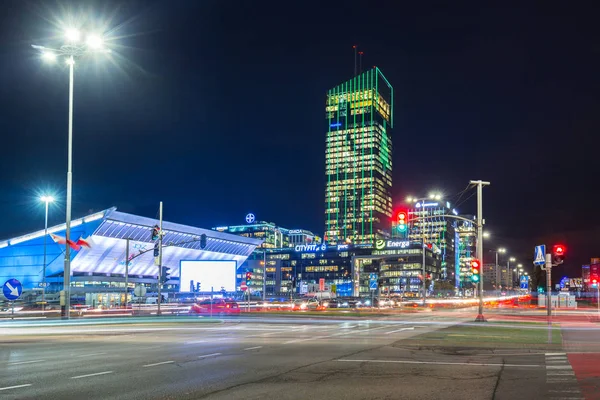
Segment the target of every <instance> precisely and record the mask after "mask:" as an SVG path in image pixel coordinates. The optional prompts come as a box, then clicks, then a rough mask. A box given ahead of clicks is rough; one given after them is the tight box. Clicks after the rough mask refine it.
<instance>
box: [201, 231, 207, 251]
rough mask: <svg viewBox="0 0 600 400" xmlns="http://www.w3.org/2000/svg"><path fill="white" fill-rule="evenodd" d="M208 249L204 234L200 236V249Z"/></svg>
mask: <svg viewBox="0 0 600 400" xmlns="http://www.w3.org/2000/svg"><path fill="white" fill-rule="evenodd" d="M205 247H206V235H205V234H204V233H203V234H202V235H200V248H201V249H203V248H205Z"/></svg>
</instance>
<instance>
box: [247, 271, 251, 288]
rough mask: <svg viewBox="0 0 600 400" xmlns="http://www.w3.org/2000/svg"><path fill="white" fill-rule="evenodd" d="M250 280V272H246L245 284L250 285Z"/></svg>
mask: <svg viewBox="0 0 600 400" xmlns="http://www.w3.org/2000/svg"><path fill="white" fill-rule="evenodd" d="M251 280H252V273H251V272H246V285H250V281H251Z"/></svg>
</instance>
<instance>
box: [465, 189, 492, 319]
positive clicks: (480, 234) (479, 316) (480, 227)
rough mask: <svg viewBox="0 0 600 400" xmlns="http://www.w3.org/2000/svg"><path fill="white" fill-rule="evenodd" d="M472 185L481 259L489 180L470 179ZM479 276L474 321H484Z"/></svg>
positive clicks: (478, 257) (478, 250) (481, 282)
mask: <svg viewBox="0 0 600 400" xmlns="http://www.w3.org/2000/svg"><path fill="white" fill-rule="evenodd" d="M470 183H471V184H472V185H477V259H478V260H479V262H481V260H483V186H487V185H489V184H490V183H489V182H483V181H481V180H479V181H471V182H470ZM480 275H481V276H480V277H479V310H478V313H477V318H475V322H485V318H484V317H483V273H481V274H480Z"/></svg>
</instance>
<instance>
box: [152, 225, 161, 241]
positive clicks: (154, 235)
mask: <svg viewBox="0 0 600 400" xmlns="http://www.w3.org/2000/svg"><path fill="white" fill-rule="evenodd" d="M159 232H160V228H159V226H158V225H154V227H153V228H152V240H156V239H158V234H159Z"/></svg>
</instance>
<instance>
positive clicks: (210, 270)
mask: <svg viewBox="0 0 600 400" xmlns="http://www.w3.org/2000/svg"><path fill="white" fill-rule="evenodd" d="M236 270H237V262H236V261H235V260H219V261H214V260H211V261H208V260H206V261H205V260H197V261H196V260H188V261H186V260H181V261H180V262H179V291H180V292H186V293H189V292H194V291H201V292H209V291H210V290H211V287H212V288H213V289H214V290H215V291H219V290H221V288H223V289H225V290H226V291H228V292H235V273H236Z"/></svg>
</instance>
